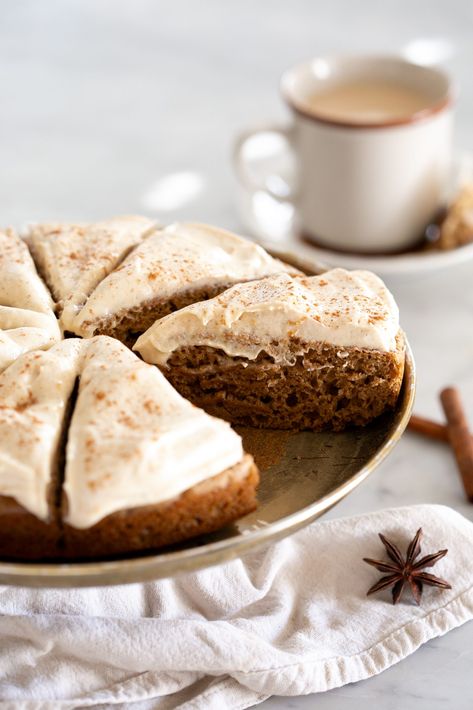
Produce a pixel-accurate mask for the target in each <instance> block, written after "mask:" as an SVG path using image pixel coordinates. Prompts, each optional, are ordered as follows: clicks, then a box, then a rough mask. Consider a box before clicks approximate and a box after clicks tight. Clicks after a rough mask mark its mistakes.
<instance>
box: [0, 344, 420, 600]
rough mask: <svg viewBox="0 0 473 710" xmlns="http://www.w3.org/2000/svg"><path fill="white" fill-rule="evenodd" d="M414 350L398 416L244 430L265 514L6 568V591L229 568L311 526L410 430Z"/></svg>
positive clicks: (0, 573)
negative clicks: (132, 551)
mask: <svg viewBox="0 0 473 710" xmlns="http://www.w3.org/2000/svg"><path fill="white" fill-rule="evenodd" d="M406 345H407V355H406V369H405V375H404V381H403V386H402V391H401V395H400V397H399V400H398V403H397V406H396V409H395V410H394V411H393V412H391V413H389V414H386V415H383V416H382V417H380V418H379V419H377V420H376V421H375V422H373V423H372V424H371V425H369V426H367V427H365V428H359V429H352V430H350V431H346V432H342V433H338V434H335V433H333V432H324V433H311V432H285V431H265V430H257V429H245V430H240V433H241V435H242V436H243V439H244V445H245V449H246V450H247V451H249V452H250V453H252V454H253V455H254V457H255V459H256V462H257V463H258V465H259V467H260V471H261V485H260V488H259V494H258V499H259V507H258V509H257V510H256V511H255V512H254V513H251V514H250V515H247V516H246V517H244V518H242V519H241V520H239V521H238V522H237V523H236V524H235V525H233V526H232V527H229V528H226V529H225V530H223V531H220V532H219V533H218V534H214V535H207V536H205V537H204V538H201V539H200V540H198V541H193V542H192V543H187V544H182V545H180V546H178V547H174V548H172V549H170V548H168V549H167V550H166V551H164V552H160V553H159V554H158V553H156V552H155V553H152V554H146V555H143V554H141V555H140V556H135V557H128V558H125V559H124V558H120V559H113V560H111V559H109V560H103V561H97V562H73V563H67V564H66V563H55V564H54V563H48V564H45V563H35V564H29V563H11V562H2V561H0V584H12V585H21V586H28V587H87V586H96V585H106V584H125V583H129V582H144V581H148V580H153V579H158V578H162V577H173V576H175V575H178V574H183V573H185V572H191V571H193V570H197V569H202V568H204V567H209V566H210V565H216V564H221V563H223V562H228V561H229V560H232V559H234V558H236V557H241V556H242V555H244V554H245V553H246V552H248V551H249V550H252V549H254V548H256V547H261V546H262V545H267V544H268V543H274V542H276V540H279V539H281V538H282V537H284V536H285V535H289V534H290V533H293V532H295V531H296V530H298V529H299V528H302V527H304V526H305V525H308V524H309V523H311V522H312V521H313V520H315V519H316V518H318V517H319V516H320V515H322V514H323V513H325V512H326V511H327V510H329V509H330V508H331V507H332V506H334V505H335V504H336V503H338V502H339V501H340V500H342V498H344V497H345V496H346V495H348V494H349V493H351V492H352V491H353V490H354V489H355V488H356V487H357V486H359V485H360V483H362V482H363V481H364V480H365V478H367V476H369V475H370V473H373V471H374V470H375V468H376V467H377V466H378V465H379V464H380V463H381V461H383V459H385V458H386V456H388V454H389V453H390V452H391V450H392V448H393V447H394V445H395V444H396V443H397V442H398V441H399V439H400V438H401V435H402V433H403V431H404V429H405V428H406V426H407V423H408V421H409V417H410V414H411V410H412V405H413V401H414V391H415V367H414V361H413V358H412V353H411V350H410V348H409V345H408V344H407V343H406Z"/></svg>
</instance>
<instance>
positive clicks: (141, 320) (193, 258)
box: [69, 224, 299, 344]
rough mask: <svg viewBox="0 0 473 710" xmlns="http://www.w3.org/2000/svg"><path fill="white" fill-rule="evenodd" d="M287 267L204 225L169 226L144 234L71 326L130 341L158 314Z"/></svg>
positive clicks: (80, 331) (81, 331) (260, 250)
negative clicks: (140, 241)
mask: <svg viewBox="0 0 473 710" xmlns="http://www.w3.org/2000/svg"><path fill="white" fill-rule="evenodd" d="M284 271H291V272H292V273H299V272H297V270H296V269H294V268H292V267H288V266H286V265H285V264H283V263H282V262H281V261H278V260H277V259H273V258H272V257H271V256H270V255H269V254H268V253H267V252H266V251H265V250H264V249H263V248H262V247H260V246H258V245H257V244H254V243H253V242H250V241H248V240H246V239H243V238H242V237H239V236H237V235H236V234H232V233H230V232H226V231H224V230H223V229H217V228H215V227H210V226H207V225H203V224H174V225H171V226H170V227H167V228H166V229H164V230H162V231H158V232H156V233H155V234H153V235H152V236H150V237H148V239H146V240H145V241H144V242H143V243H142V244H140V245H139V246H138V247H136V249H134V250H133V251H132V252H131V253H130V254H129V256H128V257H127V258H126V259H125V260H124V261H123V263H122V264H121V265H120V266H119V267H118V268H117V269H115V271H113V273H111V274H110V275H109V276H108V277H107V278H106V279H104V280H103V281H102V282H101V283H100V284H99V285H98V286H97V288H96V289H95V291H94V292H93V293H92V294H91V295H90V297H89V298H88V300H87V303H86V304H85V305H84V307H83V308H82V309H81V310H80V312H79V313H78V314H77V317H76V318H75V319H74V322H73V324H69V326H70V329H71V330H72V331H73V332H74V333H76V335H81V336H83V337H91V336H93V335H96V334H105V335H111V336H113V337H115V338H118V339H119V340H121V341H122V342H124V343H127V344H130V343H133V342H134V341H135V340H136V338H137V336H138V335H139V334H140V333H143V332H144V331H145V330H147V328H149V326H150V325H152V323H154V321H155V320H156V319H157V318H161V317H162V316H164V315H166V314H168V313H171V312H172V311H175V310H177V309H179V308H183V307H184V306H187V305H188V304H190V303H194V302H195V301H201V300H204V299H207V298H211V297H213V296H215V295H216V294H218V293H221V292H222V291H224V290H225V289H226V288H228V287H229V286H232V285H233V284H235V283H238V282H241V281H251V280H253V279H259V278H261V277H263V276H268V275H269V274H274V273H278V272H284Z"/></svg>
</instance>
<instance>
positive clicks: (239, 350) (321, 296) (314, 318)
mask: <svg viewBox="0 0 473 710" xmlns="http://www.w3.org/2000/svg"><path fill="white" fill-rule="evenodd" d="M398 331H399V312H398V308H397V305H396V303H395V301H394V298H393V296H392V295H391V293H390V292H389V291H388V289H387V288H386V286H385V285H384V284H383V282H382V281H381V279H379V278H378V277H377V276H375V275H374V274H372V273H371V272H369V271H345V270H344V269H333V270H331V271H327V272H326V273H324V274H321V275H320V276H311V277H297V276H296V277H292V276H290V275H289V274H279V275H276V276H272V277H269V278H266V279H262V280H260V281H253V282H250V283H244V284H238V285H236V286H233V287H232V288H230V289H228V290H227V291H225V292H224V293H222V294H220V295H219V296H217V297H215V298H212V299H210V300H208V301H202V302H200V303H194V304H192V305H190V306H187V307H186V308H183V309H182V310H180V311H176V312H175V313H171V314H170V315H168V316H165V317H164V318H162V319H161V320H158V321H157V322H156V323H154V325H152V326H151V328H149V329H148V330H147V331H146V332H145V333H144V334H143V335H142V336H141V337H140V338H139V339H138V341H137V342H136V345H135V347H134V349H135V350H137V351H138V352H139V353H140V355H141V356H142V357H143V359H144V360H145V361H146V362H149V363H154V364H157V365H165V364H166V362H167V360H168V359H169V357H170V355H171V354H172V353H173V352H174V351H175V350H177V349H178V348H181V347H186V346H196V345H205V346H210V347H213V348H219V349H221V350H223V351H224V352H225V353H227V354H228V355H230V356H233V357H235V356H240V357H245V358H248V359H254V358H256V357H257V356H258V354H259V353H260V352H261V351H263V350H264V351H265V352H267V353H268V354H269V355H271V356H272V357H273V358H274V359H275V361H277V362H288V361H290V360H291V359H293V358H294V349H293V348H291V349H289V348H288V344H289V343H290V342H291V341H294V339H297V340H298V341H299V342H301V343H302V344H309V345H310V343H314V342H320V341H322V342H326V343H330V344H332V345H336V346H340V347H342V348H343V347H360V348H368V349H374V350H379V351H383V352H388V351H391V350H394V349H395V347H396V335H397V333H398ZM302 347H305V349H306V350H307V346H305V345H302Z"/></svg>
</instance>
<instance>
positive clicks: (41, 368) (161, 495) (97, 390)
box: [0, 336, 243, 528]
mask: <svg viewBox="0 0 473 710" xmlns="http://www.w3.org/2000/svg"><path fill="white" fill-rule="evenodd" d="M77 378H79V388H78V396H77V399H76V401H75V403H74V410H73V414H72V419H71V421H70V424H69V430H68V432H67V445H66V464H65V476H64V484H63V491H64V493H65V494H66V499H67V506H66V508H67V513H66V516H65V521H66V522H67V523H69V524H70V525H72V526H74V527H77V528H87V527H90V526H92V525H93V524H94V523H96V522H98V521H99V520H101V519H102V518H104V517H106V516H107V515H109V514H110V513H113V512H116V511H118V510H122V509H125V508H133V507H136V506H142V505H153V504H156V503H160V502H162V501H166V500H170V499H172V498H175V497H176V496H178V495H180V494H181V493H182V492H184V491H185V490H187V489H189V488H191V487H192V486H194V485H196V484H197V483H201V482H202V481H205V480H207V479H210V478H211V477H212V476H215V475H217V474H219V473H221V472H223V471H225V470H226V469H227V468H230V467H231V466H234V465H235V464H236V463H238V462H239V461H241V460H242V458H243V447H242V442H241V438H240V437H239V436H238V435H237V434H236V433H235V432H234V431H233V430H232V429H231V427H230V425H229V424H227V423H226V422H224V421H221V420H220V419H215V418H214V417H211V416H210V415H208V414H206V413H205V412H204V411H203V410H201V409H198V408H197V407H194V406H193V405H192V404H191V403H190V402H188V401H187V400H185V399H184V398H183V397H181V395H179V394H178V393H177V392H176V390H175V389H174V388H173V387H172V385H171V384H169V382H168V381H167V380H166V378H165V377H164V376H163V375H162V374H161V373H160V372H159V370H157V369H156V368H154V367H151V366H149V365H147V364H145V363H144V362H142V361H141V360H140V359H139V358H137V357H136V355H134V354H133V353H132V352H131V351H130V350H128V348H126V347H125V346H124V345H122V344H121V343H119V342H118V341H117V340H114V339H113V338H108V337H105V336H97V337H95V338H91V339H89V340H81V339H78V338H69V339H67V340H64V341H62V342H61V343H58V344H57V345H55V346H54V347H52V348H51V349H50V350H48V351H46V352H43V351H37V352H34V353H27V354H25V355H23V356H22V357H20V358H19V359H18V360H16V361H15V362H14V363H13V364H12V365H11V366H10V367H9V368H8V369H7V370H5V372H4V373H2V374H1V375H0V495H2V496H11V497H13V498H14V499H15V500H17V501H18V503H20V504H21V505H22V506H23V507H24V508H25V509H26V510H28V511H30V512H31V513H33V514H34V515H36V516H37V517H38V518H40V519H41V520H47V519H48V516H49V512H50V511H49V502H48V501H49V495H50V486H51V483H52V482H54V481H55V480H56V476H57V472H56V466H57V463H56V462H57V454H58V447H59V443H60V440H61V435H62V429H63V423H64V417H65V413H66V409H67V405H68V402H69V400H70V397H71V394H72V392H73V388H74V384H75V382H76V380H77Z"/></svg>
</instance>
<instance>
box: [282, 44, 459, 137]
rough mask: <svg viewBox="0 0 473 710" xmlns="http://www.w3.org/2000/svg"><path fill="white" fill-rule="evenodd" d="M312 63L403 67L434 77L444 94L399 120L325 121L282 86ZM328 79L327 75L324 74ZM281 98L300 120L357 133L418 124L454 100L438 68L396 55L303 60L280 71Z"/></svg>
mask: <svg viewBox="0 0 473 710" xmlns="http://www.w3.org/2000/svg"><path fill="white" fill-rule="evenodd" d="M315 62H319V63H325V66H327V67H328V65H329V63H336V62H350V64H352V65H353V64H358V65H360V64H363V63H364V64H366V65H367V64H368V62H369V63H371V64H373V63H377V64H383V65H385V66H386V65H388V64H390V65H391V67H392V66H393V65H398V66H399V67H404V68H405V69H407V70H409V71H417V72H418V73H423V74H424V76H427V75H430V76H431V78H433V77H434V76H436V77H437V79H441V80H443V82H444V84H445V88H444V92H443V93H444V95H443V96H441V97H440V98H439V99H437V100H436V101H433V102H432V104H431V105H427V106H426V107H425V108H423V109H421V110H420V111H416V112H415V113H413V114H411V115H408V116H405V117H402V118H396V119H388V120H385V121H380V122H375V121H373V122H370V123H362V122H359V121H350V120H348V119H347V120H342V119H339V118H333V119H332V118H328V117H327V116H318V115H316V113H315V112H313V111H310V110H309V109H308V108H305V106H304V100H303V99H302V100H300V101H299V102H298V101H297V99H295V98H294V97H293V96H292V95H291V92H290V89H289V88H288V87H287V86H286V84H287V83H288V82H289V80H290V77H291V75H294V74H295V72H298V71H299V72H300V71H304V69H307V67H308V66H314V63H315ZM369 73H370V72H366V71H365V73H364V74H363V72H362V71H360V72H359V73H355V72H354V73H352V76H353V77H356V78H362V77H363V76H369ZM327 76H328V75H327ZM379 78H383V75H382V74H380V75H379ZM314 79H315V81H316V82H319V83H320V82H321V81H324V80H325V79H326V78H325V77H321V76H317V75H316V74H314ZM281 95H282V97H283V99H284V101H285V102H286V103H287V104H288V106H289V107H290V108H291V109H292V110H293V111H294V112H295V113H297V114H299V115H300V116H302V117H303V118H306V119H308V120H311V121H314V122H315V123H321V124H324V125H328V126H334V127H338V128H355V129H360V130H367V129H374V130H376V129H382V128H392V127H395V126H404V125H411V124H413V123H419V122H421V121H425V120H427V119H429V118H431V117H432V116H434V115H435V114H437V113H440V112H441V111H443V110H445V109H446V108H449V107H450V106H451V105H452V104H453V103H454V102H455V101H456V98H457V96H456V91H455V90H454V87H452V82H451V79H450V78H449V76H448V75H447V73H446V72H444V71H443V70H442V69H440V68H438V67H427V66H423V65H420V64H415V63H414V62H411V61H409V60H407V59H404V58H403V57H401V56H397V55H394V54H393V55H389V54H386V55H368V54H367V55H343V54H342V55H334V56H325V57H318V58H315V59H309V60H306V61H305V62H299V63H298V64H296V65H295V66H293V67H292V68H291V69H288V70H287V71H286V72H284V74H283V76H282V78H281Z"/></svg>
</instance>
